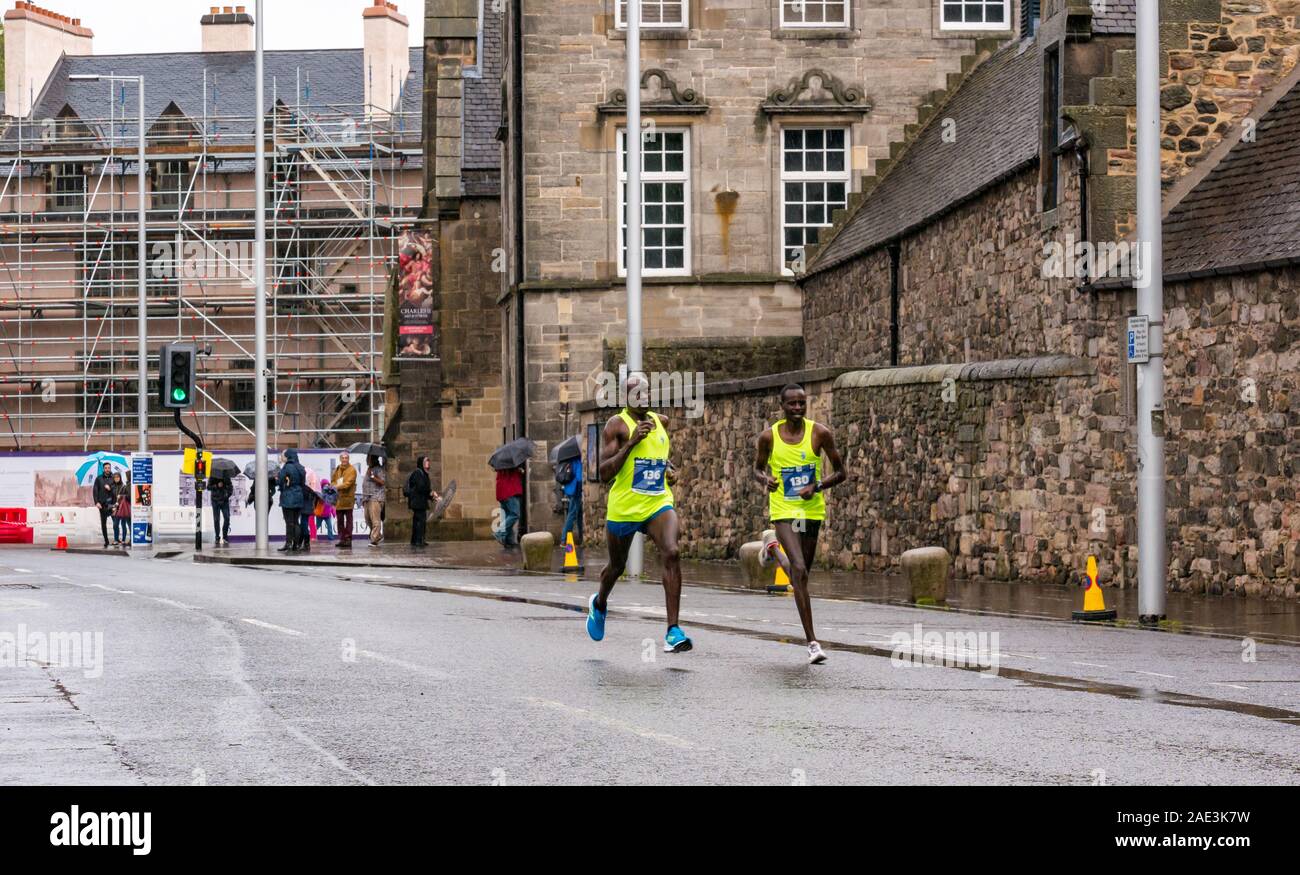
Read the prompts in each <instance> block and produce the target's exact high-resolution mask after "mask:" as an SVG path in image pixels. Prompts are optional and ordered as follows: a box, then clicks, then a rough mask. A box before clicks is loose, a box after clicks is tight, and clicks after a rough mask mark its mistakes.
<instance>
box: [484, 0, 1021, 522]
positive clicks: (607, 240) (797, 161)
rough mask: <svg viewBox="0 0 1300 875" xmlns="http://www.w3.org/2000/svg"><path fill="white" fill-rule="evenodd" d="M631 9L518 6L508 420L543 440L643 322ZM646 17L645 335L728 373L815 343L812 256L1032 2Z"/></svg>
mask: <svg viewBox="0 0 1300 875" xmlns="http://www.w3.org/2000/svg"><path fill="white" fill-rule="evenodd" d="M976 7H978V9H977V8H976ZM994 7H996V9H995V8H994ZM623 9H624V7H623V6H621V5H619V4H618V3H617V0H600V2H599V3H597V4H596V6H595V7H594V9H593V7H592V5H591V4H590V3H578V2H575V0H554V2H549V3H547V4H546V6H545V8H544V9H543V8H536V9H535V8H533V7H532V6H531V5H530V4H527V3H522V4H516V3H509V4H506V7H505V13H504V14H505V19H506V27H505V29H506V33H507V37H506V45H507V48H506V64H505V74H504V88H503V91H504V94H505V99H506V103H505V107H504V108H503V114H502V115H503V128H502V131H501V136H502V138H503V141H504V143H505V148H504V165H503V166H504V181H503V213H502V215H503V233H502V237H503V239H504V240H505V241H506V244H505V249H506V252H507V257H508V259H509V262H510V263H509V268H508V271H507V274H506V275H505V276H504V277H503V282H502V300H501V308H502V322H503V325H504V329H503V345H502V357H503V359H504V361H505V372H506V380H505V382H506V395H507V402H506V412H505V415H506V419H507V426H508V431H511V429H513V431H512V432H511V433H514V432H517V431H520V430H522V431H526V433H527V434H528V435H529V436H530V437H532V438H533V439H535V440H538V441H539V442H540V443H541V444H542V445H543V447H546V446H549V445H550V444H551V443H553V442H555V441H558V440H562V439H563V438H565V437H566V436H568V435H569V434H571V433H572V431H573V424H574V423H575V422H576V421H577V408H578V405H579V403H580V402H582V401H583V400H585V399H590V398H592V397H593V394H594V388H595V385H596V382H595V378H596V376H597V375H598V374H599V373H600V372H601V371H602V370H604V369H605V368H606V367H607V361H606V359H607V356H606V350H607V349H610V348H612V347H611V346H610V342H612V341H616V340H621V339H622V338H623V335H624V333H625V331H626V321H625V317H626V313H625V312H624V299H625V289H624V281H623V279H622V277H623V274H624V272H625V271H624V270H623V269H622V265H621V250H622V246H621V240H620V237H621V232H620V231H619V230H618V228H617V225H616V221H615V220H616V217H618V216H619V215H620V211H621V207H620V204H621V199H622V190H623V183H622V182H621V180H620V170H621V161H620V157H619V156H620V154H621V148H622V146H621V139H620V137H621V136H622V133H621V132H622V131H623V127H624V124H623V119H624V116H625V112H624V107H625V100H626V97H625V94H624V93H623V89H624V85H625V68H624V57H625V49H626V42H625V36H624V35H625V30H624V28H623V27H622V14H623ZM646 10H647V11H646V16H647V17H646V21H647V26H646V28H645V30H644V32H643V45H642V69H643V78H642V108H643V119H644V120H645V122H644V123H645V124H646V125H647V126H653V127H652V128H649V129H648V130H647V136H646V139H645V147H646V148H645V152H646V155H647V156H649V158H648V162H649V163H647V164H646V171H647V173H648V174H654V175H648V176H647V177H646V179H645V180H643V184H644V185H645V186H646V189H645V196H644V201H645V204H646V207H647V213H646V219H647V230H646V235H647V236H646V244H647V247H646V252H647V260H646V262H645V264H646V278H645V291H644V320H645V321H644V327H645V336H646V338H647V339H657V340H663V341H671V342H673V343H674V344H675V347H674V355H673V357H672V358H673V361H674V362H675V363H677V364H678V365H680V366H682V367H683V368H685V369H688V370H703V369H704V364H705V363H708V364H709V366H710V368H714V367H719V366H721V367H724V368H731V367H734V370H724V371H722V372H717V371H712V372H709V373H706V379H707V380H709V381H717V380H722V379H726V378H734V377H741V376H748V375H751V374H753V373H754V372H755V365H754V364H753V363H750V364H748V365H747V364H745V363H744V362H741V361H737V360H736V358H735V357H734V356H723V357H721V360H722V361H723V362H725V363H724V364H721V365H719V364H717V362H718V361H719V357H717V356H714V355H712V350H714V349H715V348H716V345H717V341H718V340H719V339H733V340H734V339H745V340H752V341H755V342H757V343H759V344H760V347H759V348H760V349H761V348H762V346H761V344H763V343H764V342H765V341H770V342H771V343H773V344H777V345H781V346H788V345H789V344H790V343H792V342H797V341H794V340H793V339H794V338H797V337H798V336H799V335H800V334H801V333H802V332H801V321H802V309H803V299H802V294H801V291H800V289H799V287H798V285H797V284H796V283H795V281H794V280H795V278H794V270H793V268H796V267H801V266H802V262H800V261H796V257H797V254H798V250H800V249H801V248H802V246H803V244H804V243H805V242H808V241H811V240H812V239H813V238H814V236H815V234H816V229H817V227H819V226H822V225H825V224H829V222H830V221H831V219H832V215H833V213H834V212H835V211H836V210H837V209H839V208H842V207H844V206H847V204H848V203H849V202H850V199H852V198H856V196H857V194H858V193H859V191H860V188H861V178H862V177H863V176H864V175H870V174H872V173H873V172H875V171H876V170H877V168H879V167H881V166H882V165H884V164H885V163H886V162H888V161H889V159H890V157H891V155H892V154H894V150H895V148H896V145H895V144H897V143H899V142H901V141H902V140H903V139H904V138H905V137H906V136H907V135H908V134H909V133H911V132H913V131H914V129H915V127H916V126H917V125H918V123H919V122H920V121H921V120H923V119H924V118H925V117H926V115H927V113H928V112H930V111H931V110H932V108H933V106H934V103H935V102H936V101H937V100H938V99H939V98H940V97H941V96H942V95H944V94H946V92H947V89H948V88H949V87H951V86H952V85H954V84H955V82H956V81H958V80H960V79H961V78H962V77H963V76H964V74H965V73H966V72H968V71H969V70H970V69H971V68H972V67H973V66H974V65H975V63H976V61H977V60H978V58H979V57H980V56H981V54H982V53H987V52H988V51H989V50H990V49H991V48H993V47H995V46H997V45H999V44H1001V43H1003V42H1006V41H1008V40H1010V39H1012V38H1014V37H1015V35H1016V33H1017V24H1016V22H1017V20H1018V15H1019V13H1020V4H1019V3H1018V2H1006V3H979V4H968V3H958V2H947V0H889V2H866V0H849V2H845V3H841V2H830V3H812V4H795V5H792V4H780V3H778V2H775V0H746V2H737V3H731V4H726V5H725V6H721V7H719V6H716V5H713V4H708V3H704V2H700V0H687V2H653V3H648V4H647V5H646ZM976 16H978V19H977V17H976ZM986 16H987V19H988V20H985V17H986ZM953 19H960V20H959V21H954V20H953ZM521 98H522V99H521ZM692 345H694V346H696V347H697V348H698V349H699V351H700V356H699V358H698V359H697V360H696V361H697V362H698V364H696V365H695V366H692V365H691V363H690V356H689V355H687V353H686V351H687V350H688V349H689V348H690V347H691V346H692ZM535 468H536V470H535V471H534V472H533V477H532V487H533V488H532V490H531V492H530V502H529V507H530V510H531V512H532V514H533V516H532V518H531V519H530V527H531V528H533V529H538V528H552V529H554V530H555V531H557V532H558V529H559V523H560V520H559V519H558V518H556V517H555V516H554V515H552V513H551V511H550V508H549V495H550V489H549V488H547V483H548V481H549V479H550V470H549V468H548V467H547V466H544V465H538V466H535Z"/></svg>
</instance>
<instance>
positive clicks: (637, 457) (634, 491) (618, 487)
mask: <svg viewBox="0 0 1300 875" xmlns="http://www.w3.org/2000/svg"><path fill="white" fill-rule="evenodd" d="M647 415H649V416H651V417H653V418H654V419H653V421H654V424H655V428H654V431H652V432H650V434H648V435H646V436H645V439H644V440H643V441H641V443H639V444H637V445H636V446H635V447H633V448H632V453H631V454H630V455H629V456H628V457H627V459H626V460H624V462H623V467H622V468H621V469H619V472H618V476H616V477H615V478H614V485H613V486H611V487H610V488H609V503H608V505H607V509H606V512H605V517H606V519H608V520H609V521H610V522H614V523H639V522H642V521H643V520H646V519H649V518H650V517H651V516H653V515H654V514H655V512H656V511H658V510H659V509H660V508H664V507H671V506H672V503H673V491H672V490H671V489H669V488H668V430H667V429H665V428H664V423H663V419H662V418H661V417H660V416H659V414H658V413H649V414H647ZM618 416H619V418H620V419H622V420H623V424H624V425H626V426H627V433H628V435H631V434H632V433H633V432H635V431H636V427H637V420H636V419H634V418H633V417H632V414H630V413H628V412H627V409H626V408H624V409H623V410H622V411H621V412H620V413H619V414H618Z"/></svg>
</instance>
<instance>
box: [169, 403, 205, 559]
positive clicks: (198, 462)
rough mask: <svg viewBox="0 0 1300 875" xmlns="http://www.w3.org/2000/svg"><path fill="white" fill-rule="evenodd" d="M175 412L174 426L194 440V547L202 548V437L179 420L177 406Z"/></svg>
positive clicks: (179, 414)
mask: <svg viewBox="0 0 1300 875" xmlns="http://www.w3.org/2000/svg"><path fill="white" fill-rule="evenodd" d="M172 412H173V413H174V414H176V427H177V428H178V429H180V430H181V431H183V432H185V433H186V434H187V435H189V436H190V440H192V441H194V448H195V449H194V549H195V550H202V549H203V478H204V477H206V476H207V473H208V472H207V470H206V468H207V466H206V465H204V464H203V438H201V437H199V436H198V435H197V434H195V433H194V432H192V431H190V430H189V429H188V428H186V427H185V423H183V422H181V411H180V408H179V407H177V408H175V409H173V410H172Z"/></svg>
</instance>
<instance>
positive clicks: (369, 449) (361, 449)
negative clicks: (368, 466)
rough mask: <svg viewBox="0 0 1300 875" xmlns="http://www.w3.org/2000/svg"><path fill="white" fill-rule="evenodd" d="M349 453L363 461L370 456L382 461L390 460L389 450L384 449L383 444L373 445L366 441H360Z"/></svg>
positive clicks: (350, 448) (349, 449)
mask: <svg viewBox="0 0 1300 875" xmlns="http://www.w3.org/2000/svg"><path fill="white" fill-rule="evenodd" d="M348 452H349V453H352V454H355V455H358V456H361V457H362V458H363V459H364V458H369V457H370V456H378V457H379V458H381V459H387V458H388V450H386V449H384V445H383V444H371V443H367V442H366V441H358V442H357V443H355V444H353V445H352V446H350V447H348Z"/></svg>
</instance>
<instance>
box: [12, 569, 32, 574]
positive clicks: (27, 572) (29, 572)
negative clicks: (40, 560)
mask: <svg viewBox="0 0 1300 875" xmlns="http://www.w3.org/2000/svg"><path fill="white" fill-rule="evenodd" d="M14 571H17V572H18V573H19V574H31V573H33V572H32V570H31V569H30V568H15V569H14Z"/></svg>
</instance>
